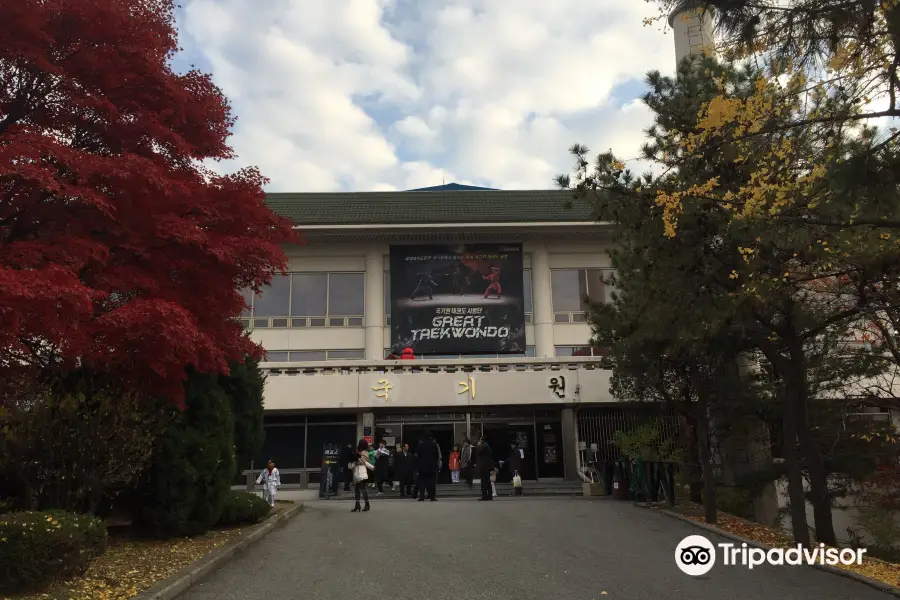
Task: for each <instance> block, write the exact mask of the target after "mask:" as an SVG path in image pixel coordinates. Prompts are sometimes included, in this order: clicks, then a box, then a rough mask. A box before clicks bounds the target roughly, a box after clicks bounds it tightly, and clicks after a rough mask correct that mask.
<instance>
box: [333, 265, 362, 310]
mask: <svg viewBox="0 0 900 600" xmlns="http://www.w3.org/2000/svg"><path fill="white" fill-rule="evenodd" d="M365 290H366V278H365V275H364V274H363V273H329V275H328V316H329V317H334V316H338V317H345V316H354V315H362V314H365V312H366V308H365V304H366V300H365Z"/></svg>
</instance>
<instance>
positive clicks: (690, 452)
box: [682, 409, 703, 504]
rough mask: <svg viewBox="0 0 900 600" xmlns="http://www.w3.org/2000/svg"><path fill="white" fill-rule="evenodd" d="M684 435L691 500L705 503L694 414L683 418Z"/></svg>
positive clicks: (685, 459) (696, 502)
mask: <svg viewBox="0 0 900 600" xmlns="http://www.w3.org/2000/svg"><path fill="white" fill-rule="evenodd" d="M688 410H689V411H690V409H688ZM682 423H683V428H684V434H683V435H682V439H683V450H684V465H685V467H686V468H685V471H686V473H687V475H688V477H689V478H690V481H689V485H690V499H691V502H693V503H694V504H700V503H702V502H703V468H702V466H701V464H700V452H699V445H698V443H697V419H696V418H695V416H694V415H693V414H685V415H684V416H683V418H682Z"/></svg>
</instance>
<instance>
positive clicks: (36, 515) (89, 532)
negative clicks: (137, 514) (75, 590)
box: [0, 510, 106, 592]
mask: <svg viewBox="0 0 900 600" xmlns="http://www.w3.org/2000/svg"><path fill="white" fill-rule="evenodd" d="M105 550H106V527H105V526H104V525H103V521H101V520H100V519H98V518H96V517H91V516H87V515H76V514H72V513H67V512H64V511H61V510H48V511H41V512H15V513H6V514H4V515H2V516H0V592H11V591H13V590H27V589H33V588H38V587H41V586H45V585H47V584H49V583H52V582H53V581H54V580H57V579H60V578H63V577H71V576H73V575H80V574H82V573H84V571H85V570H86V569H87V567H88V565H89V564H90V562H91V560H93V559H94V558H96V557H98V556H100V555H101V554H103V552H104V551H105Z"/></svg>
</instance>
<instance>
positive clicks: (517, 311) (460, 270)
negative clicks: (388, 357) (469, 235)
mask: <svg viewBox="0 0 900 600" xmlns="http://www.w3.org/2000/svg"><path fill="white" fill-rule="evenodd" d="M522 277H523V274H522V244H472V245H466V246H460V245H448V246H392V247H391V350H392V352H394V353H395V354H400V353H401V352H402V351H403V349H404V348H412V349H413V352H415V353H416V354H482V353H494V352H497V353H503V354H517V353H524V352H525V302H524V293H523V288H524V281H523V279H522Z"/></svg>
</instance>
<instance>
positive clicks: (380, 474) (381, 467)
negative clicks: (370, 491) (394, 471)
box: [375, 440, 391, 496]
mask: <svg viewBox="0 0 900 600" xmlns="http://www.w3.org/2000/svg"><path fill="white" fill-rule="evenodd" d="M390 467H391V452H390V450H388V449H387V447H386V446H385V443H384V440H381V441H379V442H378V450H376V451H375V480H376V481H377V482H378V495H379V496H381V495H382V494H384V482H385V481H388V479H389V476H390ZM388 483H390V482H388Z"/></svg>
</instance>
